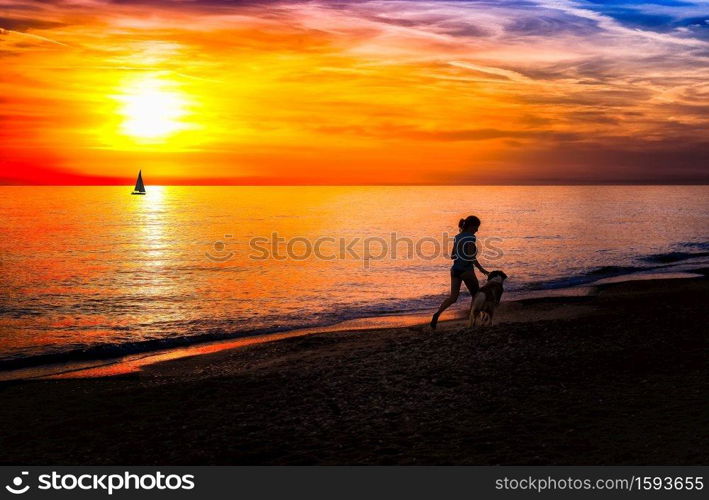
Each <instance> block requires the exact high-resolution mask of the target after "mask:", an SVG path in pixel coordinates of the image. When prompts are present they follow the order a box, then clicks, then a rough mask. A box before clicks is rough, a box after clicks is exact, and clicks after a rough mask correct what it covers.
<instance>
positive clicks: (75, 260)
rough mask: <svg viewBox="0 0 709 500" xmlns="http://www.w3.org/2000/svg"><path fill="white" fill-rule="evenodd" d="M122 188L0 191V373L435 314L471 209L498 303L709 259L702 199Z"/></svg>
mask: <svg viewBox="0 0 709 500" xmlns="http://www.w3.org/2000/svg"><path fill="white" fill-rule="evenodd" d="M130 191H131V188H130V187H113V186H112V187H29V186H28V187H24V186H4V187H0V236H1V238H0V266H1V269H0V271H1V274H0V276H1V278H0V279H1V280H2V282H1V285H2V286H1V288H0V368H5V369H7V368H13V367H19V366H28V365H33V364H42V363H49V362H57V361H63V360H71V359H91V358H104V357H111V356H120V355H123V354H130V353H135V352H143V351H151V350H156V349H164V348H168V347H173V346H182V345H187V344H190V343H195V342H200V341H206V340H217V339H227V338H237V337H242V336H252V335H261V334H266V333H272V332H283V331H288V330H292V329H296V328H303V327H318V326H328V325H334V324H337V323H339V322H342V321H346V320H351V319H356V318H367V317H381V316H391V315H400V314H410V313H417V312H418V313H420V312H422V311H428V312H431V313H432V312H433V311H434V310H435V309H436V308H437V307H438V305H439V303H440V301H441V300H442V299H443V298H444V296H445V294H446V293H447V291H448V288H449V271H448V269H449V267H450V258H449V252H450V239H451V238H452V237H453V236H455V234H456V233H457V222H458V219H459V218H461V217H464V216H467V215H470V214H474V215H477V216H478V217H480V219H482V226H481V228H480V231H479V233H478V244H479V252H480V261H481V262H482V264H483V265H484V266H485V267H486V268H488V269H490V270H492V269H502V270H504V271H505V272H506V273H507V274H508V275H509V276H510V279H509V281H508V283H507V298H514V297H520V296H523V295H525V294H530V293H535V292H536V293H539V292H548V291H554V290H561V289H566V288H569V287H573V286H578V285H584V284H588V283H592V282H594V281H597V280H600V279H603V278H610V277H614V276H625V275H629V274H634V273H648V272H653V273H669V272H678V271H686V270H690V269H693V268H696V267H701V266H703V265H706V264H707V261H708V256H709V225H708V224H707V221H708V220H709V219H708V216H709V186H454V187H433V186H431V187H403V186H397V187H241V186H239V187H236V186H234V187H231V186H230V187H222V186H219V187H212V186H209V187H188V186H179V187H176V186H148V187H147V195H145V196H131V195H130ZM466 302H467V301H466V300H465V297H462V298H461V300H459V302H458V304H457V305H456V306H457V307H458V308H463V307H465V303H466Z"/></svg>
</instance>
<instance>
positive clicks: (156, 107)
mask: <svg viewBox="0 0 709 500" xmlns="http://www.w3.org/2000/svg"><path fill="white" fill-rule="evenodd" d="M116 99H117V100H118V102H119V103H120V107H119V109H118V113H119V114H120V115H121V117H122V118H123V121H122V122H121V124H120V131H121V133H122V134H123V135H127V136H130V137H133V138H135V139H137V140H144V141H146V142H160V141H162V140H165V139H167V138H168V137H169V136H171V135H173V134H175V133H177V132H179V131H181V130H184V129H185V128H187V123H186V122H185V118H186V116H187V114H188V109H187V108H188V100H187V98H186V96H185V95H184V94H182V93H181V92H180V91H179V89H178V88H177V86H176V85H175V84H174V83H172V82H170V81H168V80H165V79H161V78H158V77H154V76H149V77H143V78H140V79H137V80H133V81H131V82H128V83H126V85H125V86H124V87H123V88H122V89H121V93H120V94H119V95H117V96H116Z"/></svg>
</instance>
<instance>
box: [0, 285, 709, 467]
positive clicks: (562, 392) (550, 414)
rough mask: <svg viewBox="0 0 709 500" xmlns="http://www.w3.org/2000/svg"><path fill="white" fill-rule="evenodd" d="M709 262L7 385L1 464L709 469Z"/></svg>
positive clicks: (1, 388) (0, 386)
mask: <svg viewBox="0 0 709 500" xmlns="http://www.w3.org/2000/svg"><path fill="white" fill-rule="evenodd" d="M702 274H704V275H705V277H703V278H696V279H669V280H649V281H642V282H638V281H630V282H624V283H616V284H607V285H601V286H599V288H598V293H596V294H594V295H588V296H584V297H559V298H556V299H553V300H550V299H528V300H527V301H521V302H517V303H509V304H512V305H513V306H512V308H511V309H507V310H505V311H504V314H505V317H506V318H507V319H508V320H510V321H507V322H504V323H503V322H502V321H501V322H500V324H498V325H496V326H494V327H490V328H484V329H478V330H475V331H473V332H470V331H467V330H465V329H462V328H461V327H462V323H463V322H462V321H461V320H452V321H445V322H441V323H440V326H439V329H438V330H437V331H436V332H435V333H431V332H430V331H427V329H426V328H422V327H420V326H414V327H403V328H380V329H373V330H367V331H362V330H350V331H337V332H326V333H318V334H311V335H305V336H301V337H294V338H288V339H283V340H281V341H278V342H269V343H260V344H254V345H249V346H244V347H243V348H238V349H227V350H222V351H219V352H213V353H209V354H204V355H199V356H191V357H185V358H180V359H172V360H163V361H162V362H160V363H155V364H150V365H146V366H144V367H142V368H141V369H140V370H138V371H135V372H132V373H128V374H123V375H117V376H112V377H102V378H55V379H42V380H21V381H13V382H3V383H0V392H1V393H2V398H3V403H4V405H5V408H6V411H5V412H2V414H0V426H3V428H4V429H5V431H4V432H3V434H2V435H1V436H0V463H3V464H28V465H29V464H43V465H48V464H63V465H72V464H94V465H109V464H112V465H116V464H123V463H134V464H137V465H157V464H160V465H181V464H190V465H240V464H251V465H255V464H292V465H293V464H301V465H304V464H379V465H384V464H430V465H433V464H437V465H441V464H458V465H462V464H478V465H482V464H506V465H515V464H517V465H522V464H526V465H530V464H537V465H543V464H556V465H593V464H604V465H621V464H634V465H638V464H658V463H665V464H674V465H681V464H686V465H690V464H699V463H705V462H706V460H707V459H708V458H709V455H707V450H706V447H703V446H701V444H700V443H701V442H703V440H704V439H705V438H706V436H705V430H704V429H705V427H706V426H705V423H706V421H707V420H709V413H708V412H709V407H707V405H706V403H705V399H706V394H707V391H709V380H707V377H706V363H707V350H706V324H707V322H708V321H709V317H708V314H709V311H708V310H707V308H706V303H707V301H708V300H709V279H707V278H706V274H707V273H706V271H705V272H703V273H702ZM502 314H503V312H502V311H500V320H502ZM515 316H516V317H517V318H519V319H520V321H517V322H515V321H511V320H512V319H514V318H513V317H515ZM18 422H22V425H18Z"/></svg>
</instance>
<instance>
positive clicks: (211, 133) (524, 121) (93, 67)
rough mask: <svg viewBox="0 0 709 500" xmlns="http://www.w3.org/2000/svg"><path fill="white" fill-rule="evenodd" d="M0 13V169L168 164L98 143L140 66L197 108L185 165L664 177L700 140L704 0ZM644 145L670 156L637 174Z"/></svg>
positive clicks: (222, 3) (167, 156)
mask: <svg viewBox="0 0 709 500" xmlns="http://www.w3.org/2000/svg"><path fill="white" fill-rule="evenodd" d="M0 28H2V31H0V58H1V59H2V60H3V62H4V66H5V72H6V76H7V77H6V78H5V79H4V82H2V83H0V90H1V91H2V95H4V96H7V97H6V98H5V100H4V101H2V102H0V113H2V115H3V116H4V117H5V118H4V120H5V121H6V122H8V123H15V124H16V127H15V130H16V132H14V133H12V134H10V133H8V134H9V135H8V136H7V137H5V141H4V145H3V146H2V147H3V150H2V151H0V152H1V153H2V156H3V157H4V158H5V160H4V162H5V163H4V164H3V165H4V166H3V167H2V168H10V167H11V165H13V161H17V162H20V161H21V162H23V163H22V164H23V165H27V164H28V162H30V163H31V162H32V161H35V162H43V161H50V160H51V161H52V162H59V163H61V165H58V166H57V168H58V169H59V170H61V168H62V165H70V166H71V168H73V169H79V170H81V169H84V170H85V171H86V172H87V175H88V174H89V173H90V174H91V175H99V174H100V172H97V171H96V170H95V167H92V166H91V165H95V164H96V162H95V161H94V160H92V159H91V154H92V152H95V151H96V150H101V151H114V152H113V153H110V154H114V155H120V156H121V157H125V155H129V156H130V155H143V156H144V155H150V157H151V158H153V159H159V161H158V160H156V162H157V163H156V164H159V165H162V166H160V167H159V168H162V169H165V170H166V171H167V169H168V168H169V167H167V166H164V165H169V164H170V162H171V161H176V160H175V159H176V156H175V151H170V150H169V148H167V147H164V148H163V149H162V150H159V149H157V148H156V149H155V150H151V151H146V148H139V147H136V148H135V151H132V150H131V148H130V144H128V143H124V142H121V143H120V144H119V145H115V144H106V142H107V141H106V137H110V127H114V128H115V126H116V121H117V119H118V118H116V116H115V109H114V108H112V107H111V102H112V101H111V99H112V98H111V96H112V95H114V94H115V93H116V92H120V85H122V83H121V82H122V81H124V80H125V79H126V78H129V75H130V74H135V73H138V74H141V73H145V74H152V75H159V76H160V78H167V79H171V80H173V81H174V82H175V85H177V86H179V87H180V88H181V89H183V91H184V92H186V93H187V94H189V96H190V99H191V102H193V104H194V113H193V114H194V116H193V118H192V119H193V120H195V122H196V124H197V125H199V127H197V128H195V130H197V129H199V130H200V132H199V134H200V136H199V140H198V141H196V140H195V141H194V142H195V143H198V144H197V145H196V146H194V147H192V148H191V149H190V150H191V151H194V154H195V155H197V156H199V158H200V161H199V164H200V165H201V167H200V171H199V172H191V171H189V169H183V170H180V171H181V172H183V173H182V174H181V175H185V176H200V175H203V176H205V177H211V178H217V177H218V178H228V177H229V176H230V175H232V176H234V178H238V177H239V176H240V175H243V176H246V175H247V174H249V175H255V174H254V172H259V175H263V176H265V177H269V176H272V177H274V178H277V177H279V176H282V175H285V173H288V175H289V178H291V177H292V176H293V172H292V171H288V172H286V170H284V169H285V168H286V167H283V164H284V162H285V163H288V164H289V165H290V168H291V170H292V169H293V168H295V169H296V170H297V169H304V170H308V169H312V168H319V167H318V165H322V168H323V169H324V170H323V172H324V173H323V175H325V176H330V177H331V182H338V179H345V180H349V181H353V180H354V181H357V182H367V181H368V179H370V177H371V176H372V175H373V172H378V171H381V170H382V169H381V168H379V169H376V168H374V165H379V166H380V167H381V166H382V165H386V166H387V168H386V171H387V172H389V173H390V175H391V176H392V177H395V176H400V178H401V179H402V182H408V181H412V182H413V181H415V179H412V177H411V176H412V175H414V174H413V173H412V172H411V168H410V166H411V165H412V164H415V165H416V169H418V170H420V172H421V178H424V179H428V180H430V179H432V178H435V176H436V172H437V171H438V170H437V169H439V168H441V165H442V164H444V165H445V175H444V177H445V179H448V180H451V179H455V178H456V176H458V177H459V178H460V179H464V180H474V178H475V176H478V178H479V179H484V178H489V177H490V175H491V172H492V171H493V170H494V171H495V172H498V173H499V172H506V171H507V170H506V169H505V168H503V166H505V165H508V166H510V168H509V172H510V174H509V175H510V176H511V177H510V178H509V181H510V182H514V181H515V179H514V178H513V173H512V172H516V173H515V174H514V175H520V174H519V172H520V170H519V168H518V166H519V165H520V164H522V165H525V167H524V169H526V170H525V175H524V178H525V179H532V178H533V177H534V176H535V172H538V173H539V176H544V177H545V178H546V177H548V175H550V173H549V171H548V169H549V168H552V167H550V165H551V166H553V169H554V172H556V173H557V174H558V175H559V176H560V179H562V180H563V178H565V176H566V177H568V176H569V175H571V173H573V172H577V173H578V172H580V171H581V170H583V169H582V167H581V166H578V168H577V169H573V168H572V169H565V168H564V165H571V164H574V165H576V164H579V165H582V164H586V165H587V167H589V168H588V169H587V170H584V172H588V171H591V172H593V175H594V176H595V178H597V179H599V180H603V179H604V178H606V177H608V178H610V177H613V175H615V174H614V172H616V171H615V170H614V168H615V167H614V165H613V164H612V163H613V162H615V161H618V162H621V163H622V164H623V165H626V166H627V167H624V168H625V172H626V173H627V174H628V175H631V174H632V175H634V176H636V177H637V180H648V179H649V180H651V179H652V178H656V179H662V180H663V181H664V180H667V177H668V176H670V177H671V173H672V171H673V169H674V168H675V167H674V166H673V162H672V158H673V155H674V157H676V158H677V159H678V160H677V161H678V162H679V163H681V164H682V165H688V162H690V159H691V157H692V155H694V156H695V157H697V158H701V157H702V155H701V154H700V152H702V151H704V148H705V147H706V139H705V136H706V129H707V126H709V118H707V116H709V114H708V113H707V112H706V111H707V110H706V105H705V104H704V103H705V102H706V101H707V97H709V84H708V83H707V82H709V64H707V61H708V60H709V35H708V33H709V4H707V2H703V1H702V2H698V1H683V0H676V1H674V0H673V1H669V0H647V1H644V2H630V1H622V0H619V1H616V2H596V1H584V0H499V1H497V0H495V1H493V0H480V1H464V0H450V1H445V0H443V1H433V0H364V1H355V0H349V1H348V0H337V1H326V0H310V1H306V0H302V1H294V0H281V1H266V0H263V1H255V0H254V1H227V0H206V1H197V0H162V1H158V0H153V1H151V0H112V1H111V0H71V1H66V0H54V1H34V0H6V1H5V2H4V3H3V17H2V18H0ZM111 113H113V115H112V114H111ZM57 116H62V119H61V120H58V119H51V118H52V117H57ZM21 117H25V118H21ZM27 117H34V118H32V119H29V118H27ZM197 122H199V123H197ZM67 144H70V145H71V147H68V146H67ZM604 150H607V151H608V152H609V153H608V154H607V155H605V156H604V155H603V154H601V153H600V152H602V151H604ZM119 151H120V152H119ZM573 151H579V152H582V151H593V152H594V154H585V153H583V154H579V155H578V156H577V157H574V156H573V154H572V152H573ZM624 151H626V152H627V154H626V153H623V152H624ZM639 151H654V152H655V153H657V155H656V158H662V159H663V161H666V162H667V166H666V172H665V171H662V172H661V170H662V169H661V168H660V167H657V166H655V167H653V168H652V169H647V175H648V177H647V179H643V175H642V172H643V168H644V167H643V162H646V161H647V155H645V154H641V153H639ZM102 154H106V155H108V156H106V161H105V164H104V166H102V167H101V168H102V169H103V170H102V172H103V171H104V170H105V172H104V173H105V175H107V176H109V177H111V176H116V175H118V168H119V167H114V166H112V165H117V164H118V163H119V162H117V161H113V160H111V159H110V154H109V153H108V152H107V153H102ZM191 154H192V153H191ZM345 157H347V160H346V161H345V160H342V161H341V162H340V163H341V165H340V167H338V169H337V170H336V171H333V170H332V167H331V165H332V163H331V158H345ZM13 158H14V159H15V160H13ZM680 159H681V161H680ZM592 162H593V164H594V166H593V168H590V166H589V165H590V164H591V163H592ZM602 162H606V163H607V164H606V165H601V164H599V163H602ZM195 163H197V162H195ZM679 163H678V164H679ZM631 164H632V165H635V167H633V168H631V167H630V165H631ZM653 164H656V162H653ZM294 165H295V166H294ZM513 166H514V168H512V167H513ZM67 168H68V167H67ZM155 168H158V167H155ZM575 168H576V167H575ZM92 169H94V170H92ZM471 172H472V173H471ZM682 172H683V173H682V175H683V176H687V175H689V173H688V172H693V174H692V175H694V176H695V177H696V178H697V179H704V180H706V176H707V174H706V173H702V172H701V171H700V170H698V169H697V170H692V169H691V168H689V166H687V167H686V168H684V167H683V170H682ZM542 174H543V175H542ZM441 175H443V174H441ZM584 175H585V174H584ZM471 176H472V177H471ZM486 176H487V177H486ZM604 176H605V177H604ZM172 177H174V175H172ZM498 181H499V179H498Z"/></svg>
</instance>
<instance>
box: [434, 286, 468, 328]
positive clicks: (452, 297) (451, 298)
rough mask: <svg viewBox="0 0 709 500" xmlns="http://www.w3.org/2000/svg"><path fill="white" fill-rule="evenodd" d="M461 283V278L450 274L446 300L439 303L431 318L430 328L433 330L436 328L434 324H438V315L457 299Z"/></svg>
mask: <svg viewBox="0 0 709 500" xmlns="http://www.w3.org/2000/svg"><path fill="white" fill-rule="evenodd" d="M462 284H463V280H462V279H460V278H457V277H455V276H453V274H451V293H450V295H449V296H448V297H446V300H444V301H443V302H442V303H441V307H439V308H438V311H436V313H435V314H434V315H433V318H431V328H433V329H434V330H435V329H436V325H437V324H438V317H439V316H440V315H441V313H442V312H443V311H445V310H446V309H448V308H449V307H450V306H452V305H453V304H455V303H456V301H457V300H458V295H459V294H460V285H462Z"/></svg>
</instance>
